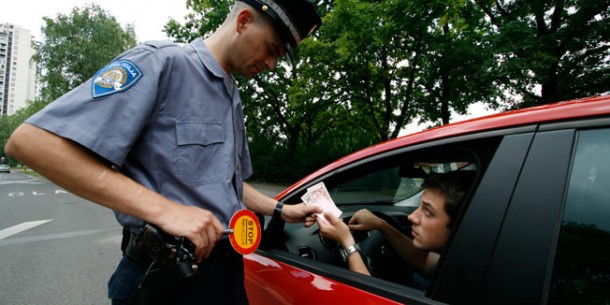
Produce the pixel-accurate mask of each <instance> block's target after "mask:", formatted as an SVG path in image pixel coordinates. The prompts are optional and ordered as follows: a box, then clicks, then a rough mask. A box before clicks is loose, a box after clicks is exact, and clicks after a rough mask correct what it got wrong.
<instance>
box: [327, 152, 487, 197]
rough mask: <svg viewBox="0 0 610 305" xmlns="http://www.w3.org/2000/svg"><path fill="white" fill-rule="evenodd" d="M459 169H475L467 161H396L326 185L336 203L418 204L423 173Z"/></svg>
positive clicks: (424, 174)
mask: <svg viewBox="0 0 610 305" xmlns="http://www.w3.org/2000/svg"><path fill="white" fill-rule="evenodd" d="M459 169H468V170H475V169H476V165H475V164H473V163H471V162H469V161H465V160H464V161H451V162H416V163H412V164H411V163H407V164H395V165H392V166H390V167H389V168H383V169H379V170H376V171H373V172H370V173H366V174H362V175H354V176H353V179H349V180H348V181H345V182H342V183H338V184H337V185H334V186H332V187H330V188H329V189H328V191H329V193H330V195H331V197H332V198H333V201H334V202H335V203H336V204H337V205H355V204H363V203H368V204H372V203H380V204H391V205H397V206H407V207H417V206H419V198H420V197H419V196H420V195H421V191H422V189H421V184H422V182H423V180H424V177H425V176H427V175H429V174H431V173H446V172H450V171H455V170H459Z"/></svg>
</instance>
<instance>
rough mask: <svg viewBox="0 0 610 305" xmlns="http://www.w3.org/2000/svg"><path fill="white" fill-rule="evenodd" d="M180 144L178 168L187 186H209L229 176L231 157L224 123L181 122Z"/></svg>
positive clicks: (178, 130)
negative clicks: (227, 150)
mask: <svg viewBox="0 0 610 305" xmlns="http://www.w3.org/2000/svg"><path fill="white" fill-rule="evenodd" d="M176 141H177V150H178V153H177V160H176V168H177V172H178V175H179V177H180V178H181V179H182V180H183V181H184V182H185V183H187V184H190V185H200V184H207V183H212V182H219V181H220V180H222V179H223V178H224V177H226V176H227V174H226V173H227V171H228V156H227V154H226V153H225V150H224V148H225V147H224V146H225V130H224V126H223V124H222V123H221V122H204V121H187V122H177V123H176Z"/></svg>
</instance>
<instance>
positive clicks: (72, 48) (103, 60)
mask: <svg viewBox="0 0 610 305" xmlns="http://www.w3.org/2000/svg"><path fill="white" fill-rule="evenodd" d="M43 19H44V22H45V25H44V26H43V28H42V35H43V41H42V42H41V43H39V44H37V48H36V49H37V50H36V54H35V56H34V60H36V61H37V62H38V64H39V69H38V70H39V71H40V73H41V75H40V80H41V82H42V89H41V98H42V100H46V101H52V100H54V99H56V98H58V97H60V96H61V95H63V94H64V93H66V92H68V91H69V90H71V89H72V88H74V87H76V86H78V85H80V84H81V83H83V82H84V81H86V80H87V79H89V78H90V77H92V76H93V75H94V74H95V72H96V71H97V70H99V69H100V68H102V67H103V66H104V65H105V64H107V63H108V62H109V61H110V60H112V59H113V58H114V57H115V56H117V55H118V54H120V53H122V52H123V51H125V50H127V49H129V48H131V47H134V46H135V44H136V39H135V32H134V29H133V26H131V25H127V26H126V28H125V29H123V28H122V27H121V25H120V24H119V23H118V22H117V20H116V19H115V18H114V16H112V15H110V14H109V13H108V12H106V11H104V10H103V9H102V8H101V7H99V6H98V5H96V4H89V5H87V6H84V7H80V8H79V7H75V8H74V9H73V10H72V12H71V14H70V15H63V14H58V15H57V16H56V17H55V18H54V19H53V18H49V17H45V18H43Z"/></svg>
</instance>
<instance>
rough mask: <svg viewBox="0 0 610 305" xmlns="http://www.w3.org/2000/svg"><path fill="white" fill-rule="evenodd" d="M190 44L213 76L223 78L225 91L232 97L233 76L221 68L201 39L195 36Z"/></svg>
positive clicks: (233, 87) (233, 88)
mask: <svg viewBox="0 0 610 305" xmlns="http://www.w3.org/2000/svg"><path fill="white" fill-rule="evenodd" d="M191 46H192V47H193V48H194V49H195V51H196V52H197V56H199V59H200V60H201V62H202V63H203V65H204V66H205V67H206V69H207V70H208V71H210V72H211V73H212V74H214V76H216V77H218V78H221V79H223V80H224V84H225V87H226V90H227V93H228V94H229V95H230V96H231V97H233V91H234V90H235V87H236V84H237V82H236V81H235V79H234V78H233V76H231V75H228V74H227V72H226V71H225V70H224V69H223V68H222V66H221V65H220V63H219V62H218V60H216V58H215V57H214V56H212V52H210V49H208V47H207V46H206V45H205V43H204V42H203V39H202V38H201V37H200V38H197V39H195V40H193V41H192V42H191Z"/></svg>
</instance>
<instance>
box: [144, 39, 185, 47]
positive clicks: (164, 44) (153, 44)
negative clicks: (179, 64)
mask: <svg viewBox="0 0 610 305" xmlns="http://www.w3.org/2000/svg"><path fill="white" fill-rule="evenodd" d="M144 45H146V46H149V47H152V48H154V49H162V48H166V47H178V46H179V45H177V44H176V43H174V42H171V41H167V40H150V41H147V42H145V43H144Z"/></svg>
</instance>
